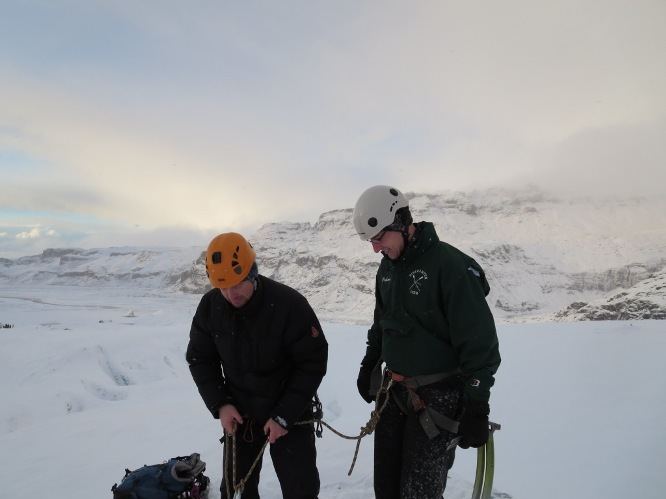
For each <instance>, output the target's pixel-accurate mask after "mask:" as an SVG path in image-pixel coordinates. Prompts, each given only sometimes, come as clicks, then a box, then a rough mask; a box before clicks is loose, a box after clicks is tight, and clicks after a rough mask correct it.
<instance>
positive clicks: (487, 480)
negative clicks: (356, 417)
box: [220, 371, 501, 499]
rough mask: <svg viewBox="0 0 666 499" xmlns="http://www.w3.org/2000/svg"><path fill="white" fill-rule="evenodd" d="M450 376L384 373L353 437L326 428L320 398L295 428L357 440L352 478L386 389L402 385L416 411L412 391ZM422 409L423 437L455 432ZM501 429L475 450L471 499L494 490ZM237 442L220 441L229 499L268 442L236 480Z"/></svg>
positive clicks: (236, 497)
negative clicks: (363, 421)
mask: <svg viewBox="0 0 666 499" xmlns="http://www.w3.org/2000/svg"><path fill="white" fill-rule="evenodd" d="M449 376H450V374H446V375H444V374H437V375H431V376H430V378H426V377H418V378H405V377H402V376H400V375H396V374H395V373H391V372H390V371H387V372H386V373H385V376H384V377H383V380H382V383H381V385H380V387H379V389H378V390H377V395H376V397H375V408H374V409H373V410H372V412H371V413H370V419H369V420H368V422H367V423H366V424H365V425H364V426H362V427H361V431H360V432H359V434H358V435H356V436H351V435H345V434H344V433H341V432H339V431H338V430H336V429H335V428H333V427H332V426H331V425H329V424H328V423H327V422H326V421H324V420H323V419H322V417H323V411H322V405H321V402H320V401H319V398H317V397H316V396H315V401H314V404H313V412H312V415H313V417H312V419H309V420H306V421H297V422H295V423H294V425H298V426H301V425H308V424H314V425H316V426H315V428H316V429H315V433H316V435H317V437H319V438H321V436H322V426H325V427H326V428H328V429H329V430H331V431H332V432H333V433H335V434H336V435H337V436H339V437H341V438H344V439H346V440H356V449H355V451H354V457H353V459H352V463H351V466H350V467H349V471H348V472H347V476H351V474H352V471H353V470H354V466H355V465H356V459H357V457H358V452H359V449H360V446H361V440H362V439H363V437H365V436H367V435H371V434H372V433H373V432H374V431H375V428H376V427H377V424H378V423H379V418H380V416H381V414H382V412H383V411H384V408H385V407H386V405H387V404H388V401H389V398H390V396H391V394H390V392H389V390H390V389H391V387H392V386H393V384H394V383H396V382H397V383H401V384H402V385H403V386H405V387H406V388H407V389H408V391H409V392H410V401H411V402H412V404H414V407H415V408H416V407H420V406H419V403H420V404H423V401H420V402H419V400H420V399H419V400H416V399H412V398H411V397H412V395H411V394H412V393H414V394H415V389H416V388H417V387H418V386H425V385H426V384H431V383H436V382H437V381H441V380H442V379H445V378H446V377H449ZM394 400H395V398H394ZM421 409H423V410H421V412H420V414H421V415H420V416H419V422H420V423H421V426H422V427H423V429H424V431H425V432H426V434H428V436H429V437H430V434H431V433H432V432H436V433H434V434H433V437H434V436H437V435H438V434H439V429H440V428H441V429H444V430H447V431H450V432H451V433H457V432H458V422H457V421H454V420H453V419H451V418H448V417H447V416H445V415H443V414H441V413H439V412H437V411H434V410H432V409H430V410H429V408H428V407H427V406H426V405H423V407H421ZM500 428H501V425H499V424H497V423H493V422H490V423H489V431H490V433H489V435H488V442H487V443H486V444H485V445H483V446H482V447H479V448H478V450H477V465H476V479H475V481H474V489H473V492H472V499H490V497H491V492H492V487H493V477H494V471H495V446H494V442H493V433H494V432H495V431H497V430H499V429H500ZM247 431H248V430H247V429H246V431H245V433H244V437H247ZM429 432H430V433H429ZM433 437H430V438H433ZM460 440H461V437H456V438H454V439H453V440H451V443H450V444H449V446H448V447H447V451H451V450H453V449H455V447H456V446H457V445H458V443H459V442H460ZM236 441H237V437H236V435H235V432H234V433H232V434H226V435H225V436H224V437H223V438H221V439H220V442H221V443H224V460H223V467H224V476H225V478H226V477H228V472H229V469H228V466H229V463H230V462H231V472H232V475H231V478H232V480H231V485H230V483H229V480H228V479H225V485H226V492H227V498H229V497H232V496H231V489H232V488H233V492H234V494H233V499H241V496H242V493H243V489H244V488H245V484H246V483H247V481H248V480H249V478H250V476H251V475H252V473H253V472H254V470H255V468H256V467H257V464H259V462H260V461H261V458H262V457H263V455H264V451H265V450H266V447H267V446H268V443H269V440H268V438H266V441H265V442H264V444H263V446H262V447H261V449H260V450H259V453H258V454H257V457H256V458H255V459H254V461H253V463H252V465H251V466H250V469H249V470H248V472H247V473H246V475H245V476H244V477H243V478H242V479H240V480H238V481H237V475H236V472H237V470H236Z"/></svg>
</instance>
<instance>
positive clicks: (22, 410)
mask: <svg viewBox="0 0 666 499" xmlns="http://www.w3.org/2000/svg"><path fill="white" fill-rule="evenodd" d="M198 299H199V297H198V296H194V295H186V294H178V293H166V292H164V293H159V292H157V291H151V290H146V289H142V290H138V289H136V288H127V289H123V288H115V287H112V288H103V289H102V288H93V287H75V286H48V287H43V288H37V287H34V286H31V287H17V286H15V285H14V286H11V287H8V286H5V287H0V323H2V324H13V325H14V327H13V328H11V329H10V328H7V329H0V389H1V390H2V405H1V406H0V448H1V449H2V451H3V456H4V459H3V465H2V467H0V477H1V478H2V483H3V487H2V493H0V496H2V497H8V498H9V497H11V498H12V499H21V498H26V499H34V498H37V497H42V496H44V495H48V496H49V497H53V498H68V499H78V498H80V499H90V498H93V497H94V498H99V497H111V492H110V487H111V486H112V485H113V484H114V483H115V482H118V481H120V479H121V478H122V476H123V474H124V469H125V468H126V467H129V468H135V467H139V466H141V465H143V464H154V463H157V462H160V461H162V460H164V459H167V458H169V457H171V456H175V455H183V454H189V453H191V452H199V453H201V456H202V459H203V460H204V461H206V463H207V467H208V469H207V472H206V473H207V475H208V476H210V478H211V479H212V481H213V485H212V487H213V493H212V494H211V498H216V497H219V494H218V493H217V488H218V487H219V483H220V467H221V446H220V444H219V442H218V440H217V439H218V438H219V437H220V434H221V432H220V425H219V422H218V421H216V420H213V419H212V418H211V417H210V414H209V413H208V411H207V410H206V409H205V407H204V405H203V402H202V401H201V399H200V397H199V395H198V393H197V391H196V388H195V386H194V384H193V382H192V380H191V377H190V374H189V371H188V369H187V365H186V363H185V361H184V351H185V347H186V344H187V337H188V331H189V324H190V320H191V317H192V315H193V313H194V310H195V308H196V305H197V303H198ZM128 311H132V312H133V313H132V314H129V313H128ZM132 315H133V316H132ZM665 325H666V323H665V322H663V321H661V322H660V321H636V322H622V321H617V322H582V323H533V324H499V325H498V331H499V336H500V342H501V353H502V357H503V363H502V366H501V367H500V371H499V373H498V376H497V383H496V386H495V388H494V390H493V396H492V399H491V418H492V419H493V420H496V421H497V422H500V423H501V424H502V430H501V431H500V432H498V433H497V434H496V437H495V442H496V474H495V490H496V491H497V497H508V496H501V494H500V493H504V494H508V495H509V496H510V497H513V498H514V499H532V498H539V499H549V498H553V499H573V498H581V499H582V498H585V499H589V498H603V499H615V498H617V499H620V498H628V497H632V498H633V497H640V498H643V499H651V498H654V499H657V498H661V497H663V488H664V486H665V485H666V479H665V478H664V474H663V470H662V466H663V463H664V462H666V436H665V435H666V432H664V430H663V422H664V421H665V420H666V395H664V394H666V376H664V368H663V359H662V358H663V352H664V351H666V334H665V331H664V329H665ZM324 330H325V333H326V335H327V338H328V341H329V344H330V363H329V373H328V374H327V376H326V378H325V379H324V382H323V384H322V386H321V388H320V390H319V393H320V397H321V399H322V402H323V404H324V414H325V420H326V421H327V422H328V423H330V424H331V425H332V426H334V427H335V428H336V429H338V430H340V431H342V432H343V433H346V434H357V433H358V431H359V429H360V427H361V426H362V425H364V424H365V423H366V421H367V420H368V417H369V412H370V406H368V405H366V404H365V403H364V402H363V401H362V400H361V399H360V397H359V396H358V395H357V393H356V386H355V379H356V373H357V366H358V363H359V361H360V358H361V356H362V353H363V350H364V342H365V333H366V328H365V327H362V326H356V325H346V324H333V323H326V324H324ZM317 446H318V454H319V460H318V465H319V470H320V474H321V479H322V490H321V494H320V497H321V498H322V499H337V498H368V497H373V494H372V437H367V438H366V439H364V440H363V441H362V443H361V450H360V454H359V458H358V461H357V463H356V467H355V469H354V472H353V474H352V476H351V477H347V470H348V469H349V466H350V464H351V459H352V457H353V453H354V442H353V441H348V440H343V439H340V438H339V437H337V436H335V435H334V434H333V433H332V432H330V431H328V430H325V431H324V438H323V439H321V440H318V441H317ZM475 455H476V453H475V451H473V450H468V451H462V450H459V451H458V454H457V456H456V463H455V465H454V467H453V469H452V471H451V473H450V476H451V478H450V480H449V486H448V487H447V493H446V497H447V499H463V498H467V497H470V495H471V487H472V481H473V479H474V467H475ZM260 489H261V491H262V497H263V498H266V499H271V498H279V497H280V493H279V486H278V483H277V479H276V477H275V474H274V472H273V470H272V466H271V464H270V459H266V460H265V462H264V469H263V471H262V479H261V486H260Z"/></svg>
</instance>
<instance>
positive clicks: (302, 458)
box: [220, 421, 319, 499]
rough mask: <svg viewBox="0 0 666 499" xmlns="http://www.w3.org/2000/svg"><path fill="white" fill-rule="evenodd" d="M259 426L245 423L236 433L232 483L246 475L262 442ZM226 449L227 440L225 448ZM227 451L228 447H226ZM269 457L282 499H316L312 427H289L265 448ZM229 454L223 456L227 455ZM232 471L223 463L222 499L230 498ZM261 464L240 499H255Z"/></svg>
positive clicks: (230, 464)
mask: <svg viewBox="0 0 666 499" xmlns="http://www.w3.org/2000/svg"><path fill="white" fill-rule="evenodd" d="M262 426H263V425H259V424H256V423H253V422H249V421H246V422H245V424H242V425H239V426H238V428H237V429H236V482H239V481H240V480H241V479H242V478H244V477H245V475H247V472H248V471H249V470H250V467H251V466H252V463H253V462H254V460H255V458H256V457H257V455H258V454H259V451H260V450H261V447H262V446H263V445H264V442H265V441H266V436H265V435H264V432H263V428H262ZM226 445H230V441H229V439H226V440H225V446H226ZM230 447H231V445H230ZM269 448H270V455H271V459H272V461H273V466H274V467H275V473H276V474H277V477H278V480H279V482H280V488H281V489H282V497H283V498H284V499H317V496H318V495H319V471H318V470H317V450H316V448H315V436H314V428H313V426H312V425H303V426H293V427H291V428H290V429H289V432H288V433H287V434H286V435H284V436H283V437H281V438H279V439H278V440H276V442H275V443H274V444H273V445H269ZM230 453H231V450H229V451H228V452H227V449H225V453H224V455H225V456H228V455H230ZM232 470H233V468H232V463H231V462H226V461H225V462H224V473H223V478H222V485H221V486H220V491H221V492H222V499H231V498H232V497H233V495H234V490H233V487H232V486H231V483H232V482H233V475H232V473H233V471H232ZM260 472H261V461H259V463H257V466H256V467H255V469H254V471H253V472H252V475H250V478H249V479H248V481H247V483H246V484H245V488H244V489H243V493H242V496H241V497H242V499H258V498H259V491H258V486H259V474H260ZM227 479H228V480H229V483H230V486H229V488H230V490H231V498H230V497H227V493H226V481H227Z"/></svg>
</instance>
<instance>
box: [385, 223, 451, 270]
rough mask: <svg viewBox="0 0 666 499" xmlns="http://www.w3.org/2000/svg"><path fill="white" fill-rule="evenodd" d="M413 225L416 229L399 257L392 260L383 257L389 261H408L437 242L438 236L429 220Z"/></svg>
mask: <svg viewBox="0 0 666 499" xmlns="http://www.w3.org/2000/svg"><path fill="white" fill-rule="evenodd" d="M414 225H415V226H416V231H415V232H414V235H413V236H412V238H411V239H410V240H409V243H408V244H407V248H405V251H403V252H402V255H401V256H400V258H398V259H397V260H395V261H393V260H389V259H388V258H386V257H385V258H386V259H387V260H389V261H390V262H391V263H393V264H399V263H410V262H412V261H414V260H416V259H417V258H419V257H420V256H421V255H423V254H424V253H425V252H426V251H428V250H429V249H430V248H432V247H433V246H435V245H436V244H437V243H439V237H438V236H437V232H436V231H435V226H434V225H433V224H432V223H431V222H419V223H415V224H414Z"/></svg>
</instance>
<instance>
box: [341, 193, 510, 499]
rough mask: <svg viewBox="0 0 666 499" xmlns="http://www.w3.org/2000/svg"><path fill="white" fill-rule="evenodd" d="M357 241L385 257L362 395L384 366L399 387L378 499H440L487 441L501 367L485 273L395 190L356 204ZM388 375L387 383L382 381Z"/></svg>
mask: <svg viewBox="0 0 666 499" xmlns="http://www.w3.org/2000/svg"><path fill="white" fill-rule="evenodd" d="M353 222H354V227H355V229H356V232H357V233H358V235H359V237H360V238H361V239H363V240H364V241H369V242H370V243H371V244H372V248H373V250H374V251H375V253H378V252H381V253H382V255H383V258H382V261H381V263H380V266H379V269H378V271H377V277H376V281H375V312H374V321H373V324H372V327H371V328H370V330H369V331H368V340H367V348H366V352H365V356H364V357H363V360H362V362H361V368H360V370H359V375H358V380H357V386H358V390H359V393H360V394H361V396H362V397H363V398H364V399H365V400H366V401H367V402H371V401H372V400H373V399H374V398H375V396H376V393H377V388H378V385H379V383H378V382H377V381H376V376H373V374H378V373H379V374H380V372H381V366H382V364H385V367H386V370H385V373H384V376H389V377H391V378H392V379H393V381H394V383H393V385H392V388H391V389H390V397H389V401H388V404H387V405H386V407H385V409H384V411H383V412H382V414H381V418H380V420H379V423H378V425H377V428H376V431H375V470H374V487H375V496H376V497H377V498H379V499H439V498H441V497H442V493H443V491H444V488H445V486H446V474H447V471H448V470H449V468H450V467H451V465H452V464H453V458H454V453H453V451H450V450H448V448H449V446H450V444H451V442H452V441H453V439H454V438H456V436H458V437H460V444H459V445H460V446H461V447H464V448H467V447H480V446H482V445H484V444H485V443H486V441H487V440H488V432H489V427H488V414H489V406H488V400H489V397H490V387H491V386H492V385H493V383H494V374H495V372H496V371H497V368H498V366H499V364H500V355H499V345H498V340H497V334H496V331H495V324H494V321H493V317H492V314H491V312H490V309H489V307H488V304H487V303H486V300H485V296H486V295H487V294H488V292H489V290H490V287H489V285H488V281H487V280H486V278H485V274H484V272H483V269H482V268H481V266H480V265H479V264H478V263H477V262H476V261H474V259H472V258H471V257H469V256H468V255H466V254H464V253H463V252H461V251H460V250H458V249H456V248H454V247H453V246H451V245H449V244H447V243H445V242H443V241H440V240H439V238H438V236H437V233H436V231H435V228H434V226H433V224H432V223H430V222H420V223H413V221H412V215H411V213H410V211H409V203H408V201H407V199H406V198H405V196H404V195H403V194H402V193H401V192H400V191H399V190H398V189H396V188H394V187H390V186H385V185H377V186H374V187H370V188H369V189H367V190H366V191H365V192H363V194H361V196H360V198H359V199H358V201H357V202H356V206H355V208H354V214H353ZM380 376H381V374H380Z"/></svg>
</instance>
